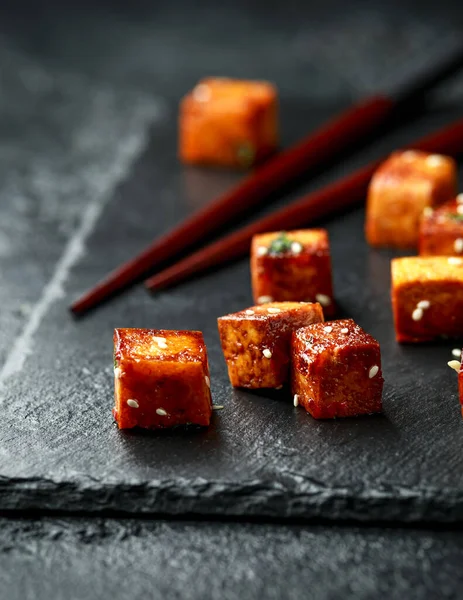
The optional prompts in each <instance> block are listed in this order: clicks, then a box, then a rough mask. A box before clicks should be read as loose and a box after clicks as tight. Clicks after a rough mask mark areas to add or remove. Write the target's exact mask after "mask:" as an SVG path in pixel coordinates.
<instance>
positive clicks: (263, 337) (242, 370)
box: [218, 302, 323, 389]
mask: <svg viewBox="0 0 463 600" xmlns="http://www.w3.org/2000/svg"><path fill="white" fill-rule="evenodd" d="M318 322H323V311H322V307H321V306H320V304H318V303H315V304H311V303H304V302H271V303H269V304H265V305H261V306H252V307H251V308H248V309H246V310H242V311H240V312H237V313H234V314H231V315H226V316H224V317H220V318H219V319H218V325H219V333H220V340H221V342H222V349H223V353H224V356H225V360H226V362H227V367H228V375H229V377H230V382H231V384H232V385H233V386H234V387H244V388H254V389H256V388H279V387H281V386H282V385H283V384H284V383H285V382H286V381H287V380H288V378H289V362H290V342H291V332H292V331H293V330H295V329H299V327H304V325H309V324H311V323H318Z"/></svg>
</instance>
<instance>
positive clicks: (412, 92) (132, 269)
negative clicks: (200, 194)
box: [71, 46, 463, 315]
mask: <svg viewBox="0 0 463 600" xmlns="http://www.w3.org/2000/svg"><path fill="white" fill-rule="evenodd" d="M462 65H463V47H462V46H459V47H457V48H456V49H455V48H454V49H452V51H451V52H448V53H446V54H445V55H444V57H439V58H438V60H436V61H434V62H431V63H430V62H429V60H428V61H427V64H426V68H425V69H424V71H422V72H419V73H417V74H415V76H414V77H413V78H412V79H411V80H408V81H407V82H406V84H405V85H402V86H399V87H398V88H397V89H396V90H395V91H394V92H393V93H390V94H388V95H387V96H386V95H384V96H383V95H378V96H374V97H371V98H369V99H367V100H365V101H364V102H361V103H360V104H357V105H355V106H353V107H352V108H350V109H348V110H347V111H345V112H343V113H342V114H341V115H339V116H338V117H337V118H335V119H333V120H331V121H330V122H328V123H327V124H325V125H324V126H322V127H321V128H319V129H318V130H316V131H315V132H314V133H312V134H309V135H308V136H307V137H306V138H304V139H303V140H302V141H301V142H299V143H298V144H296V145H295V146H294V147H292V148H290V149H288V150H286V151H283V152H281V153H280V154H278V155H276V156H275V157H274V158H273V159H270V160H269V161H268V162H266V163H265V164H264V165H263V166H262V167H260V168H258V169H257V170H256V171H255V173H253V174H251V175H250V176H248V177H246V178H245V179H244V180H243V181H242V182H241V183H240V184H238V186H237V187H235V188H234V189H233V190H231V191H230V192H228V193H226V194H225V195H224V196H221V197H220V198H218V199H217V200H216V201H214V202H212V203H211V204H210V205H208V206H206V207H205V208H204V209H202V210H200V211H199V212H197V213H196V214H194V215H193V216H191V217H190V218H188V219H186V221H184V222H183V223H182V224H181V225H179V226H178V227H176V228H175V229H174V230H173V231H171V232H169V233H167V234H165V235H163V236H161V237H160V238H159V239H158V240H156V241H155V242H154V243H153V244H151V245H150V246H149V247H148V248H147V249H146V250H145V251H144V252H142V253H141V254H140V255H138V256H137V257H135V258H134V259H133V260H130V261H128V262H127V263H125V264H123V265H122V266H121V267H119V268H118V269H116V270H115V271H113V272H112V273H110V274H109V275H108V276H107V277H106V278H105V279H103V280H102V281H101V282H100V283H98V284H97V285H96V286H95V287H94V288H93V289H92V290H90V291H89V292H87V293H85V294H84V295H83V296H82V297H81V298H79V299H78V300H77V301H75V302H74V303H73V304H72V306H71V310H72V312H73V313H74V314H76V315H77V314H82V313H84V312H86V311H87V310H89V309H91V308H93V307H95V306H96V305H98V304H100V303H101V302H103V301H105V300H107V299H108V298H110V297H111V296H113V295H115V294H117V293H118V292H120V291H122V290H123V289H125V288H127V287H128V286H130V285H131V284H133V283H135V282H136V281H138V280H140V279H141V278H142V277H143V276H144V275H147V274H148V272H152V271H153V270H154V269H155V268H156V267H159V266H160V265H163V264H164V263H166V262H167V261H171V260H173V259H174V258H176V257H178V256H180V255H181V254H182V253H183V252H184V251H185V250H187V249H188V248H190V247H191V246H193V245H195V244H197V243H200V242H201V241H202V240H203V239H205V238H206V237H207V236H208V235H211V234H213V233H214V232H215V231H217V230H219V229H220V228H221V227H223V226H224V225H226V224H227V223H229V222H230V221H231V220H232V219H235V218H236V217H238V216H240V215H242V214H243V213H244V212H248V211H250V210H251V209H253V208H256V207H258V206H259V205H260V204H262V202H263V201H264V200H266V199H267V198H268V197H269V195H270V194H274V193H277V192H279V191H281V189H282V188H284V186H285V185H287V184H288V183H291V182H292V181H294V180H296V179H298V178H299V177H300V176H301V175H302V174H305V173H307V172H308V171H310V170H314V169H316V168H320V167H321V166H323V165H326V164H327V163H328V162H329V161H331V160H332V159H333V158H334V157H335V156H338V155H340V154H341V153H342V152H344V151H346V150H347V149H349V148H352V147H353V146H354V145H355V144H356V143H358V141H359V140H361V139H362V138H364V137H365V136H367V135H371V134H372V132H373V131H377V130H378V129H379V128H380V127H381V126H382V125H383V124H384V123H385V122H386V121H387V120H388V119H389V118H390V117H391V115H392V114H394V113H395V112H396V111H397V110H398V109H400V108H402V107H404V106H406V105H409V104H410V102H413V101H414V100H415V99H417V98H421V97H422V96H423V94H424V93H425V92H427V91H429V90H430V89H433V88H434V87H435V86H436V85H438V84H439V83H440V82H441V81H442V80H444V79H446V78H448V77H449V76H451V75H452V74H453V73H454V72H455V71H456V70H458V69H459V68H461V66H462Z"/></svg>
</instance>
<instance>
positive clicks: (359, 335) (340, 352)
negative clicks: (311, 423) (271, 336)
mask: <svg viewBox="0 0 463 600" xmlns="http://www.w3.org/2000/svg"><path fill="white" fill-rule="evenodd" d="M291 352H292V356H291V389H292V393H293V400H294V406H303V407H304V408H305V409H306V411H307V412H309V413H310V414H311V415H312V417H314V418H315V419H332V418H334V417H351V416H356V415H365V414H372V413H378V412H381V410H382V391H383V383H384V380H383V376H382V371H381V351H380V347H379V343H378V342H377V341H376V340H375V339H374V338H373V337H372V336H371V335H369V334H368V333H366V332H365V331H364V330H363V329H362V328H361V327H359V326H358V325H356V323H355V322H354V321H353V320H352V319H343V320H340V321H330V322H328V323H325V324H323V323H317V324H315V325H309V326H308V327H303V328H301V329H298V330H297V331H295V332H294V333H293V334H292V342H291Z"/></svg>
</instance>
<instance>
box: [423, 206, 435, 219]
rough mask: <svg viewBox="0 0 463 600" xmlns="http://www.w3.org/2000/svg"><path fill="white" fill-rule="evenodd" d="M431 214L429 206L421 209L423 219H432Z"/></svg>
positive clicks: (431, 210)
mask: <svg viewBox="0 0 463 600" xmlns="http://www.w3.org/2000/svg"><path fill="white" fill-rule="evenodd" d="M433 213H434V211H433V209H432V208H431V207H430V206H426V207H425V208H424V209H423V216H425V217H432V215H433Z"/></svg>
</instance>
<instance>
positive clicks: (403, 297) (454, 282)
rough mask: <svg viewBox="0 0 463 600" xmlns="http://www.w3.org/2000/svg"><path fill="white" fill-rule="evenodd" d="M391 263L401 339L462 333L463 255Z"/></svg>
mask: <svg viewBox="0 0 463 600" xmlns="http://www.w3.org/2000/svg"><path fill="white" fill-rule="evenodd" d="M391 267H392V309H393V313H394V324H395V332H396V339H397V341H398V342H425V341H430V340H434V339H436V338H439V337H442V336H446V337H462V336H463V258H459V257H456V256H449V257H445V256H411V257H406V258H396V259H394V260H393V261H392V263H391Z"/></svg>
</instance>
